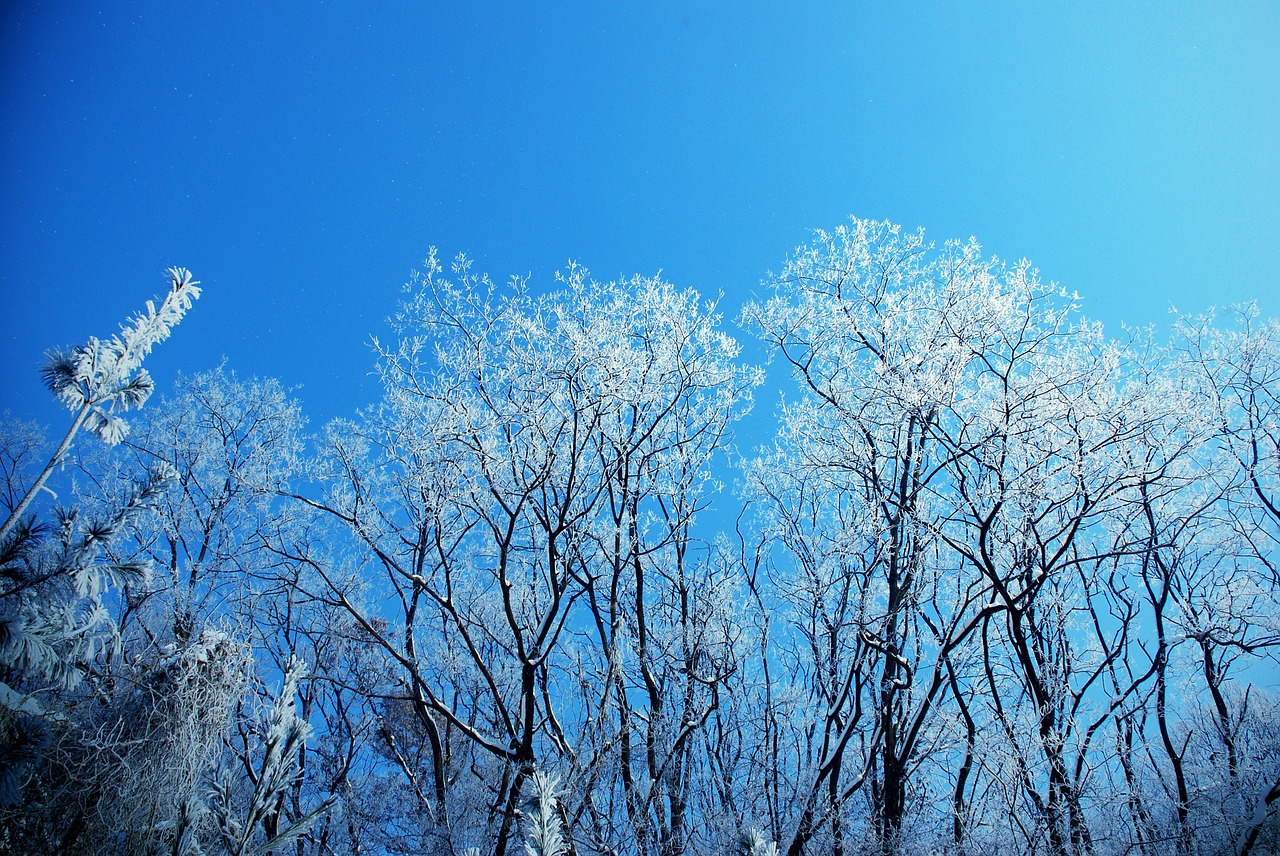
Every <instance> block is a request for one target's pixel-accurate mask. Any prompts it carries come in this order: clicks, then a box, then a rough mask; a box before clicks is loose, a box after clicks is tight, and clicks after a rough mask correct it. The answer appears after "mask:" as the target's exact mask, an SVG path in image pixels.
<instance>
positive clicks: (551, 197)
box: [0, 0, 1280, 439]
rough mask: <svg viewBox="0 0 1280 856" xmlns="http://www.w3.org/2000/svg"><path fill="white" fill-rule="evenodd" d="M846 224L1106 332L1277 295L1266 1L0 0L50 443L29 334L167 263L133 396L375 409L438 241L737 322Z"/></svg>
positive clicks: (13, 301) (147, 282)
mask: <svg viewBox="0 0 1280 856" xmlns="http://www.w3.org/2000/svg"><path fill="white" fill-rule="evenodd" d="M1119 5H1123V8H1117V6H1119ZM849 214H857V215H859V216H867V217H877V218H886V219H890V220H894V221H896V222H900V223H903V224H905V225H907V226H910V227H916V226H923V227H925V228H926V229H927V230H928V232H929V235H930V237H931V238H933V239H935V240H939V241H941V240H943V239H946V238H949V237H968V236H970V235H973V236H976V237H977V238H978V239H979V241H981V242H982V243H983V244H984V246H985V247H986V248H987V249H988V250H989V251H990V252H993V253H996V254H999V255H1001V256H1005V257H1008V258H1011V259H1014V258H1020V257H1027V258H1029V259H1031V260H1032V261H1033V262H1034V263H1035V264H1036V265H1037V266H1039V267H1040V269H1041V270H1042V272H1043V274H1044V276H1045V277H1046V278H1050V279H1053V280H1056V281H1058V282H1060V283H1062V284H1063V285H1064V286H1066V287H1067V288H1069V289H1075V290H1077V291H1079V292H1080V294H1081V295H1082V297H1083V300H1084V305H1085V309H1086V311H1087V312H1088V314H1090V315H1092V316H1095V317H1098V318H1101V319H1102V320H1104V321H1105V322H1106V323H1107V324H1108V325H1109V326H1113V325H1117V324H1118V323H1119V322H1120V321H1121V320H1124V321H1128V322H1132V323H1139V324H1147V323H1165V322H1166V321H1167V319H1168V308H1169V306H1170V304H1176V305H1177V306H1178V307H1179V308H1180V309H1183V310H1200V309H1204V308H1205V307H1207V306H1209V305H1210V304H1220V305H1221V304H1227V303H1231V302H1235V301H1240V300H1244V299H1247V298H1257V299H1258V300H1259V301H1260V302H1261V303H1262V305H1263V308H1264V311H1266V312H1267V313H1268V314H1274V313H1275V312H1277V311H1278V309H1280V306H1278V301H1277V296H1280V284H1278V280H1277V274H1276V271H1277V262H1278V261H1280V5H1277V4H1276V3H1274V2H1258V3H1229V4H1226V3H1224V4H1209V3H1204V4H1187V3H1142V4H1114V3H1084V2H1074V3H1055V4H1039V3H1034V4H1025V3H1012V2H1011V3H953V4H947V5H945V6H944V5H943V4H927V3H916V2H905V3H888V2H880V3H874V4H873V3H856V4H854V3H849V4H839V3H802V2H788V3H710V2H686V3H675V2H647V3H643V4H641V3H625V4H624V3H602V2H590V3H572V4H571V3H545V4H532V3H528V4H525V3H521V4H517V3H463V2H455V3H438V2H430V3H428V2H422V3H398V4H393V3H354V2H350V3H320V2H308V3H301V2H272V3H252V4H251V3H238V2H203V3H186V2H182V3H179V2H163V3H162V2H145V3H143V2H125V0H118V2H111V3H94V4H91V3H87V2H75V0H67V2H56V3H55V2H43V3H37V2H24V0H6V2H4V3H3V4H2V5H0V217H2V218H3V221H2V222H0V299H2V301H3V303H2V304H0V311H2V317H3V327H2V328H0V366H3V372H2V374H0V408H5V407H7V408H9V409H11V410H13V411H14V412H15V414H19V415H25V416H34V417H36V418H38V419H39V420H40V421H42V422H45V423H48V424H50V425H51V426H53V427H56V428H60V427H61V425H63V424H65V423H64V421H63V418H62V417H61V416H59V415H58V413H57V411H56V409H55V407H54V406H53V405H52V403H50V402H49V401H48V396H47V394H46V393H44V392H43V390H42V389H41V388H40V386H39V381H38V378H37V375H36V366H37V364H38V362H39V359H40V355H41V353H42V352H43V351H44V350H45V349H46V348H48V347H50V346H54V345H71V344H77V343H79V342H82V341H84V339H85V338H86V337H87V336H89V335H93V334H96V335H106V334H109V333H112V332H114V331H115V329H116V325H117V324H118V322H119V321H121V320H123V318H124V316H125V315H126V314H128V313H130V312H132V311H134V310H135V309H137V308H139V307H140V306H141V304H142V302H143V301H144V300H145V299H147V298H148V297H151V296H153V295H156V294H159V293H161V292H162V291H163V289H164V286H165V282H164V279H163V276H162V271H163V269H164V268H165V267H166V266H168V265H175V264H176V265H184V266H187V267H189V268H191V269H192V270H193V271H194V272H195V274H196V276H197V277H198V278H199V279H201V280H202V281H203V283H204V286H205V296H204V298H203V299H202V300H201V301H200V303H199V304H197V306H196V307H195V309H194V310H193V312H192V314H191V315H190V316H189V317H188V319H187V320H186V321H185V322H184V323H183V324H182V326H181V327H179V328H178V330H177V331H176V333H175V336H174V339H173V340H171V341H170V342H168V343H165V345H163V346H162V347H161V348H160V349H159V350H157V352H156V354H155V355H154V357H153V359H152V361H151V363H150V368H151V369H152V371H153V373H154V374H155V375H156V376H157V380H158V381H159V383H160V385H161V387H162V388H167V387H168V386H169V384H170V383H171V380H172V377H173V374H174V372H176V371H178V370H183V371H189V372H190V371H198V370H202V369H206V368H211V367H213V366H214V365H216V364H217V363H218V362H219V361H220V360H221V359H222V358H223V357H224V356H225V357H226V358H227V360H228V364H229V365H230V367H231V368H233V369H235V370H237V371H238V372H239V373H241V374H245V375H251V374H257V375H273V376H277V377H280V378H281V379H282V380H283V381H284V382H285V383H286V384H288V385H300V386H301V389H300V390H299V391H298V394H299V395H300V397H301V398H302V399H303V401H304V403H305V405H306V409H307V411H308V413H309V414H310V415H311V417H312V419H313V422H320V421H324V420H327V419H328V418H330V417H333V416H337V415H345V414H349V413H350V412H352V411H353V410H354V409H355V408H356V407H358V406H360V405H362V404H364V403H367V402H369V401H371V400H372V399H373V398H374V397H375V396H376V389H375V386H374V384H373V383H372V381H371V379H370V378H369V377H368V376H367V373H368V372H369V370H370V368H371V366H372V359H371V355H370V353H369V351H368V348H367V346H366V343H367V341H368V337H369V336H370V334H373V333H380V332H382V330H383V327H382V319H383V318H384V317H385V316H386V315H387V314H388V313H389V312H391V311H392V310H393V309H394V306H395V301H396V299H397V298H398V296H399V286H400V284H401V283H403V282H404V281H405V279H406V278H407V275H408V272H409V271H410V269H411V268H413V267H415V266H416V265H417V264H418V263H419V262H420V260H421V259H422V258H423V257H424V256H425V254H426V252H427V248H428V247H429V246H431V245H433V244H434V245H438V246H439V247H440V248H441V249H442V251H444V252H445V253H446V254H447V255H451V254H453V253H454V252H457V251H459V250H466V251H467V252H468V253H470V254H472V255H473V256H474V257H475V258H476V259H477V264H478V266H480V267H481V268H483V269H485V270H488V271H489V272H490V273H491V274H493V275H494V276H495V277H496V278H505V277H506V276H508V275H510V274H513V273H521V274H523V273H531V274H532V275H533V279H534V281H535V282H547V281H549V280H550V278H551V274H552V272H553V271H554V270H555V269H556V268H557V267H559V266H561V265H562V264H563V263H564V262H565V261H566V260H567V259H569V258H574V259H577V260H579V261H581V262H582V263H583V264H585V265H586V266H587V267H588V268H590V269H591V270H592V271H593V273H594V274H595V275H596V276H597V277H600V278H609V277H613V276H617V275H619V274H626V275H630V274H632V273H645V274H652V273H654V272H656V271H658V270H659V269H661V270H662V271H663V274H664V276H665V277H666V278H668V279H670V280H672V281H673V282H676V283H678V284H681V285H688V286H693V287H696V288H697V289H699V290H700V291H701V292H703V293H704V294H706V295H709V296H710V295H715V294H717V293H721V292H722V293H723V294H724V300H723V307H724V309H725V313H726V316H727V318H728V319H729V320H732V319H733V318H734V317H735V316H736V314H737V309H738V307H739V306H740V305H741V303H742V301H743V300H744V299H746V298H747V297H748V296H750V295H751V294H752V293H753V292H759V291H760V288H759V281H760V279H761V277H762V276H763V275H764V274H765V273H766V272H767V271H768V270H769V269H771V268H774V269H776V268H778V267H779V266H780V265H781V263H782V261H783V259H784V258H785V256H786V253H787V252H788V250H789V249H791V248H792V247H794V246H795V245H797V244H799V243H801V242H803V241H805V240H806V237H807V234H808V230H809V229H811V228H813V227H833V226H835V225H838V224H839V223H840V222H842V220H843V219H844V218H845V217H846V216H847V215H849ZM762 407H764V408H769V407H771V400H769V399H766V402H764V403H762ZM761 439H763V438H761Z"/></svg>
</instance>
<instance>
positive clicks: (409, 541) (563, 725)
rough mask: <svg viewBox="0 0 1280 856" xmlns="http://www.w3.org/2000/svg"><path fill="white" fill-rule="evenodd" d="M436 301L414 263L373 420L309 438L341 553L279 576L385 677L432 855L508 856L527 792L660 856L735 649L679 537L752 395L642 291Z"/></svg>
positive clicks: (673, 308)
mask: <svg viewBox="0 0 1280 856" xmlns="http://www.w3.org/2000/svg"><path fill="white" fill-rule="evenodd" d="M452 275H453V276H452V278H451V279H450V278H446V275H445V272H444V270H443V268H442V266H441V265H440V264H439V263H438V262H437V261H436V259H435V257H434V256H432V257H431V258H430V259H428V262H427V267H426V269H425V270H424V271H423V272H422V274H421V275H419V276H417V277H415V280H414V282H413V284H412V285H411V287H410V290H409V296H408V298H407V299H406V301H405V302H404V304H403V305H402V308H401V311H400V313H399V314H398V315H397V316H396V318H395V319H394V327H395V332H396V334H397V341H396V342H395V343H394V344H392V345H390V346H387V347H382V346H380V347H379V351H380V355H381V361H380V367H379V370H380V373H381V375H382V379H383V383H384V389H385V395H384V399H383V401H382V403H381V404H380V405H378V406H377V407H375V408H371V409H369V410H368V411H366V412H365V413H364V414H363V415H362V417H361V418H360V419H359V420H356V421H341V422H337V423H334V424H333V425H331V426H329V428H328V429H327V431H326V447H327V448H326V450H325V452H324V454H323V456H322V458H321V460H320V462H319V464H318V470H317V475H318V478H319V481H320V486H321V487H322V489H323V493H321V494H318V495H315V496H310V497H306V498H305V499H304V500H303V501H304V502H306V503H307V504H309V505H310V506H311V507H313V508H315V509H317V510H318V511H319V512H321V514H322V515H323V516H324V517H326V518H327V519H328V520H330V521H331V522H332V523H334V524H337V525H338V527H339V529H340V531H342V532H344V533H346V535H347V537H349V538H351V539H352V540H353V541H354V542H355V544H356V549H355V550H354V551H353V552H351V553H350V554H349V555H348V557H347V562H348V564H347V565H346V566H345V568H344V566H343V565H342V564H341V561H338V562H337V563H335V562H334V561H333V559H334V558H336V557H331V556H323V555H319V554H317V553H316V552H315V551H314V547H311V548H308V547H306V545H302V546H299V547H298V548H296V549H292V548H290V547H289V546H288V545H283V546H282V547H281V552H282V554H286V555H292V556H293V557H294V558H295V559H296V560H297V561H300V562H306V563H310V564H311V565H312V566H313V567H314V569H315V573H316V574H317V575H319V576H320V577H322V578H323V582H324V585H323V586H322V587H321V588H319V589H308V590H307V596H310V597H317V598H321V599H324V600H328V601H331V602H335V603H338V604H341V605H342V606H343V608H345V609H346V610H348V612H349V613H350V615H351V616H352V617H353V619H354V620H355V621H356V622H357V623H358V624H359V625H360V627H361V629H362V630H363V632H364V633H365V634H366V635H367V638H368V639H370V640H371V641H373V642H375V643H376V644H377V645H378V646H379V647H380V648H381V649H382V651H383V652H384V655H385V656H386V657H387V658H388V661H389V664H390V665H391V667H392V673H393V674H395V675H396V678H395V683H394V684H393V685H392V686H389V687H386V688H385V689H383V690H382V691H381V692H382V693H383V704H384V709H385V714H384V719H385V720H386V722H387V725H388V727H387V728H385V729H383V731H382V732H381V735H382V736H383V738H384V740H385V741H386V745H387V752H388V756H389V757H390V758H392V759H394V761H395V762H396V763H397V764H399V765H401V766H402V768H403V770H404V774H405V778H406V781H408V782H409V783H410V784H411V790H412V792H413V793H414V794H415V796H416V798H417V799H419V800H420V801H421V803H422V809H421V814H422V816H423V817H424V818H425V819H427V820H428V822H429V823H430V825H431V826H432V833H433V834H434V835H435V836H436V838H437V844H435V845H434V846H436V847H437V848H444V847H447V846H451V845H452V846H454V847H463V846H466V845H473V846H476V845H478V846H482V847H484V848H486V849H487V848H490V847H492V849H493V851H494V852H496V853H503V852H505V851H506V850H507V848H509V847H511V846H513V844H514V836H515V835H516V834H517V832H518V825H517V820H518V813H519V807H520V805H521V804H522V801H523V799H524V794H525V792H526V791H527V783H528V781H529V777H530V776H531V775H532V774H533V771H534V769H535V768H545V769H547V771H548V772H549V773H550V772H551V771H555V770H558V771H560V775H561V776H562V781H563V795H562V797H561V800H562V804H563V805H564V806H565V808H566V812H567V814H566V817H567V819H568V823H567V825H566V829H567V831H566V834H567V835H569V836H581V837H583V838H584V840H590V841H591V842H593V843H592V846H593V847H597V848H606V849H607V848H621V849H625V850H628V851H633V852H644V853H648V852H658V851H659V849H660V848H661V849H662V852H681V850H683V848H684V847H685V846H686V845H685V844H684V843H682V842H683V841H684V840H685V839H686V838H687V836H688V835H689V834H690V831H689V820H688V815H687V805H688V804H689V802H690V799H691V794H692V793H694V792H696V790H697V786H696V785H695V784H691V782H692V779H691V769H692V764H693V760H692V759H693V757H694V756H693V752H692V749H693V747H694V746H695V745H696V744H695V740H694V738H695V736H696V734H697V733H698V732H699V731H700V730H701V729H702V728H703V727H704V726H705V724H706V721H707V717H708V715H709V713H710V711H711V710H713V709H714V708H715V706H716V698H717V693H719V692H720V691H721V687H722V685H723V684H724V682H725V681H726V680H727V678H728V677H729V675H731V674H732V673H733V668H734V667H733V653H732V650H731V648H732V643H733V638H734V635H735V630H734V628H733V626H732V620H731V615H730V613H731V610H727V609H726V607H727V602H726V597H727V596H728V592H727V591H726V589H725V588H724V587H723V586H722V585H718V584H710V585H709V584H708V581H709V579H710V577H709V573H710V571H709V569H710V568H711V567H712V564H711V563H709V562H707V561H706V551H705V550H700V549H699V548H697V547H696V546H695V544H694V541H693V539H692V538H691V536H690V531H691V526H692V524H693V521H694V519H695V516H696V515H697V513H698V512H700V511H702V510H704V508H705V506H706V505H707V503H708V501H709V497H710V496H711V494H712V492H713V491H714V489H715V484H714V482H712V481H711V479H710V478H709V465H710V463H711V461H712V459H713V456H714V455H716V454H717V453H718V451H719V450H720V449H721V448H722V447H723V444H724V442H725V438H726V437H727V434H726V432H727V429H728V426H729V424H730V423H731V422H732V421H733V420H734V419H735V418H737V416H738V415H740V414H741V412H742V411H743V410H744V409H745V406H746V404H747V402H748V401H749V398H748V391H749V389H750V387H751V386H752V385H753V384H754V383H755V376H754V374H753V373H750V372H746V371H745V370H743V369H741V368H739V367H738V366H737V365H736V363H735V359H736V356H737V346H736V345H735V344H734V343H733V341H732V340H731V339H729V338H728V337H727V336H725V335H724V334H723V333H721V332H719V331H718V330H717V328H716V324H717V320H718V319H717V317H716V316H715V315H714V313H713V312H712V311H711V310H710V309H709V308H708V307H705V306H703V305H701V304H700V302H699V300H698V298H697V297H696V295H694V294H692V293H691V292H680V291H677V290H676V289H674V288H673V287H671V286H670V285H668V284H666V283H664V282H661V281H659V280H651V279H639V278H638V279H635V280H633V281H631V282H624V283H608V284H601V283H597V282H595V281H593V280H591V279H590V278H589V277H588V276H587V275H586V272H585V271H582V270H581V269H577V268H571V269H570V271H569V272H568V273H567V274H566V275H565V276H564V278H563V279H562V281H561V282H560V283H559V285H558V287H557V288H556V289H555V290H553V291H550V292H548V293H546V294H543V295H537V294H534V293H533V292H532V291H531V290H530V289H529V288H528V287H527V286H526V284H525V283H523V282H521V281H515V282H513V283H512V284H511V285H510V286H509V287H508V288H499V287H497V286H495V285H493V284H492V283H491V282H490V281H489V280H487V279H486V278H484V277H479V276H476V275H475V274H473V273H472V272H471V271H470V266H469V263H468V262H467V261H466V260H464V259H459V260H458V261H457V262H456V263H455V264H454V266H453V269H452ZM300 498H302V497H301V495H300ZM291 549H292V552H291ZM356 568H362V569H363V573H362V574H361V575H360V576H361V577H363V579H362V580H359V581H357V579H356V578H354V577H353V576H352V574H351V571H353V570H355V569H356ZM393 714H394V716H393ZM394 723H402V724H401V725H398V726H396V725H394ZM409 723H412V728H410V727H408V725H409ZM415 732H416V734H417V735H418V738H417V739H418V740H419V741H420V744H419V745H421V746H423V747H424V749H425V751H424V753H423V759H424V761H425V762H426V764H425V769H423V768H415V767H414V766H413V765H412V764H411V763H410V760H411V759H410V754H409V753H408V752H407V751H406V750H407V749H408V748H410V747H408V746H406V741H407V739H408V738H410V737H411V736H413V734H414V733H415ZM621 807H625V808H623V809H622V810H621V811H619V808H621ZM673 842H675V843H673Z"/></svg>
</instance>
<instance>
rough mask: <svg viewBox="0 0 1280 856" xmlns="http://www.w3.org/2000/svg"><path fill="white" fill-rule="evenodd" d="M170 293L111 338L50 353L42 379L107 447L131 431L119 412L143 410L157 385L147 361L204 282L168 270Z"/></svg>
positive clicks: (184, 272) (186, 272) (184, 271)
mask: <svg viewBox="0 0 1280 856" xmlns="http://www.w3.org/2000/svg"><path fill="white" fill-rule="evenodd" d="M168 276H169V281H170V288H169V293H168V294H167V295H165V298H164V300H162V301H161V303H160V306H159V307H157V306H156V305H155V304H154V303H153V302H152V301H150V300H148V301H147V305H146V309H145V310H144V311H143V312H140V313H138V314H137V315H135V316H133V317H132V318H130V319H129V320H128V321H127V322H126V323H125V324H122V325H121V326H120V332H119V333H118V334H116V335H114V336H111V337H110V338H107V339H99V338H97V337H90V339H89V341H88V342H86V343H85V344H83V345H80V346H79V347H76V348H73V349H71V350H69V351H51V352H49V354H48V355H47V358H46V362H45V366H44V368H43V369H42V370H41V374H42V375H43V376H44V380H45V383H46V384H47V385H48V387H49V389H50V391H52V392H53V394H54V395H56V396H57V397H58V399H59V400H60V401H61V402H62V403H63V404H65V405H66V406H67V408H68V409H70V410H71V411H72V412H73V413H74V412H78V411H84V412H85V415H84V422H83V427H84V429H85V430H87V431H90V432H92V433H94V434H97V435H98V436H99V437H101V438H102V440H103V441H104V442H106V443H108V444H111V445H114V444H116V443H119V442H120V441H121V440H123V439H124V437H125V435H126V433H127V432H128V426H127V425H126V424H125V422H124V420H123V419H121V418H120V417H119V416H117V415H116V412H117V411H119V410H130V409H133V408H137V407H141V406H142V404H143V402H145V401H146V400H147V398H148V397H149V396H150V395H151V392H152V390H153V388H154V384H153V383H152V381H151V376H150V375H149V374H147V371H146V369H144V368H142V362H143V360H145V359H146V357H147V355H148V354H150V353H151V349H152V348H153V347H155V346H156V345H157V344H159V343H160V342H163V341H164V340H165V339H167V338H169V334H170V333H171V332H172V330H173V327H174V326H175V325H176V324H177V323H178V322H179V321H181V320H182V318H183V316H184V315H186V313H187V310H189V309H190V308H191V304H192V303H193V302H194V301H195V300H197V299H198V298H199V297H200V288H199V282H198V281H196V280H193V279H192V278H191V271H189V270H187V269H186V268H169V270H168Z"/></svg>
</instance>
